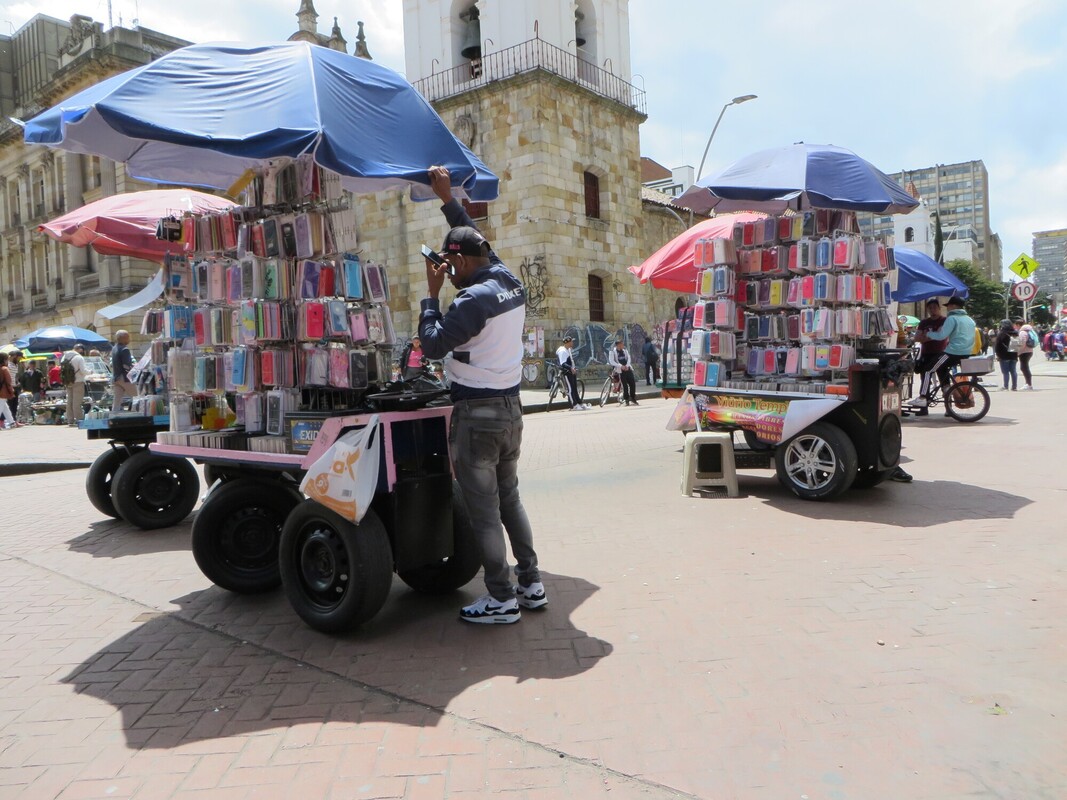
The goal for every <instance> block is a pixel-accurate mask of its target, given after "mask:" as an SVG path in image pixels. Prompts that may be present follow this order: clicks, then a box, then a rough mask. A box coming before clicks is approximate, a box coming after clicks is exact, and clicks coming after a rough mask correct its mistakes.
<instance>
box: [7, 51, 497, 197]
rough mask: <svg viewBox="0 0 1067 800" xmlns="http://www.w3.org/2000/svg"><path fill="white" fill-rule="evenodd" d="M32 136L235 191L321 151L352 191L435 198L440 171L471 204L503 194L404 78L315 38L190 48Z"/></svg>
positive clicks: (96, 94)
mask: <svg viewBox="0 0 1067 800" xmlns="http://www.w3.org/2000/svg"><path fill="white" fill-rule="evenodd" d="M24 137H25V140H26V142H28V143H31V144H45V145H50V146H52V147H56V148H59V149H62V150H68V151H70V152H74V153H87V154H92V155H99V156H104V157H106V158H110V159H113V160H115V161H121V162H124V163H125V164H126V165H127V168H128V170H129V172H130V174H131V175H133V176H134V177H136V178H140V179H143V180H147V181H152V182H154V183H175V184H182V185H191V186H207V187H213V188H217V189H226V188H228V187H230V186H232V185H234V184H235V183H236V182H237V180H238V179H239V178H240V177H241V176H242V175H243V174H244V173H245V171H246V170H248V169H250V168H262V167H264V166H265V165H267V164H268V163H269V162H271V161H275V160H277V159H282V158H296V157H298V156H301V155H304V154H310V155H312V156H313V157H314V160H315V162H316V163H318V164H319V165H321V166H322V167H324V168H326V169H328V170H331V171H332V172H335V173H337V174H338V175H340V176H341V182H342V185H343V186H344V187H345V188H346V189H349V190H351V191H353V192H376V191H380V190H383V189H392V188H398V187H406V186H410V187H411V188H412V196H413V197H414V198H415V199H429V198H431V197H432V196H433V193H432V191H431V190H430V188H429V177H428V176H427V169H428V168H429V167H430V166H431V165H436V164H440V165H443V166H445V167H447V168H448V169H449V171H450V172H451V174H452V183H453V187H454V188H455V189H457V190H458V192H457V193H461V194H465V195H466V196H467V197H469V198H470V199H471V200H477V201H484V200H491V199H493V198H494V197H496V196H497V189H498V187H497V183H498V182H497V178H496V176H495V175H493V173H492V172H490V171H489V169H488V168H487V167H486V166H485V165H484V164H483V163H482V162H481V161H480V160H479V159H478V158H477V157H476V156H475V155H474V154H473V153H472V152H471V151H470V150H469V149H468V148H467V147H466V146H464V144H463V143H462V142H460V141H459V140H458V139H456V137H455V136H454V135H453V134H452V133H451V132H450V131H449V130H448V128H447V127H446V126H445V124H444V122H443V121H442V120H441V118H440V117H439V116H438V115H437V112H435V111H434V110H433V108H432V107H431V106H430V104H429V103H428V102H427V101H426V100H425V99H424V98H423V97H422V95H420V94H419V93H418V92H417V91H416V90H415V89H414V87H412V86H411V84H409V83H408V82H407V81H406V80H405V79H404V78H403V76H401V75H399V74H398V73H396V72H394V71H393V70H391V69H388V68H387V67H383V66H380V65H378V64H375V63H373V62H371V61H367V60H366V59H362V58H356V57H355V56H350V55H348V54H346V53H340V52H337V51H336V50H330V49H329V48H326V47H319V46H316V45H311V44H308V43H307V42H286V43H284V44H264V45H245V44H202V45H192V46H189V47H183V48H181V49H180V50H175V51H173V52H171V53H167V54H166V55H164V56H161V57H160V58H158V59H156V60H155V61H153V62H151V63H149V64H146V65H144V66H141V67H137V68H136V69H133V70H130V71H129V72H125V73H122V74H121V75H116V76H114V77H112V78H109V79H108V80H105V81H103V82H101V83H99V84H97V85H95V86H93V87H91V88H89V89H86V90H84V91H82V92H79V93H78V94H76V95H74V96H73V97H70V98H69V99H67V100H63V101H62V102H60V103H59V104H58V105H57V106H55V107H53V108H51V109H49V110H48V111H45V112H43V113H41V114H39V115H37V116H36V117H34V118H33V119H31V120H29V121H28V122H27V123H26V126H25V131H24Z"/></svg>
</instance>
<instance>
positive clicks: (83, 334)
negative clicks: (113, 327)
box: [15, 325, 108, 353]
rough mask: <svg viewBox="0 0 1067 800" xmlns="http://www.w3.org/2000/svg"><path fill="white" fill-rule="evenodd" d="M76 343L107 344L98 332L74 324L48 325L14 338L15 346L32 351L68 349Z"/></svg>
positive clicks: (96, 345)
mask: <svg viewBox="0 0 1067 800" xmlns="http://www.w3.org/2000/svg"><path fill="white" fill-rule="evenodd" d="M76 344H83V345H85V346H86V347H99V346H100V345H107V344H108V341H107V339H105V338H104V337H103V336H101V335H100V334H99V333H94V332H93V331H90V330H86V329H85V328H78V327H75V326H74V325H50V326H48V327H46V328H38V329H37V330H35V331H34V332H33V333H30V334H27V335H26V336H23V337H22V338H21V339H16V340H15V345H16V346H17V347H20V348H22V349H23V350H30V351H31V352H34V353H44V352H54V351H56V350H69V349H70V348H72V347H74V345H76Z"/></svg>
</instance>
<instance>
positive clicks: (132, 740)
mask: <svg viewBox="0 0 1067 800" xmlns="http://www.w3.org/2000/svg"><path fill="white" fill-rule="evenodd" d="M544 582H545V586H546V588H547V590H548V591H549V599H550V604H549V606H548V607H547V608H546V609H545V610H543V611H525V612H523V618H522V620H521V621H520V622H519V623H517V624H515V625H470V624H464V623H462V622H460V621H459V620H458V619H457V617H456V614H457V612H458V609H459V606H460V605H461V604H463V603H465V602H469V599H470V598H471V597H472V595H473V593H472V592H471V591H470V590H471V589H474V588H475V584H471V585H470V586H469V587H468V589H467V590H465V591H464V592H460V593H456V594H454V595H450V596H443V597H429V596H425V595H418V594H416V593H414V592H412V591H410V590H408V589H406V587H401V586H399V581H395V582H394V587H393V592H392V594H391V595H390V598H389V601H388V602H387V604H386V606H385V608H383V609H382V612H381V613H380V614H379V615H378V616H377V617H375V618H374V619H373V620H371V621H370V622H369V623H367V624H366V625H365V626H363V627H362V628H361V629H360V630H359V631H357V632H355V633H353V634H350V635H347V636H344V637H331V636H327V635H325V634H321V633H318V632H316V631H313V630H311V629H309V628H307V627H306V626H304V624H303V623H302V622H300V620H299V619H298V618H297V617H296V615H295V613H294V612H293V611H292V610H291V609H290V608H289V607H288V604H287V602H286V601H285V599H284V597H283V596H282V595H281V593H280V592H276V593H273V594H270V595H265V596H237V595H232V594H230V593H228V592H224V591H222V590H221V589H217V588H212V589H208V590H205V591H202V592H194V593H192V594H189V595H186V596H185V597H181V598H178V599H177V600H175V601H174V602H175V603H177V604H178V605H180V606H181V607H182V610H181V611H179V612H176V613H170V614H166V613H159V614H156V613H150V614H145V615H142V617H143V618H144V622H143V624H142V625H140V627H138V628H136V629H135V630H133V631H131V632H130V633H128V634H126V635H124V636H122V637H121V638H119V639H117V640H116V641H114V642H111V643H110V644H108V645H107V646H106V647H105V648H103V649H101V650H99V651H97V652H96V653H94V654H93V655H92V656H91V657H89V658H88V659H86V660H85V661H84V662H83V663H82V664H80V665H78V666H77V667H76V668H75V669H74V670H73V671H72V672H71V673H70V674H69V675H67V676H66V677H65V678H63V682H64V683H67V684H69V685H71V686H73V687H74V688H75V690H76V691H77V692H78V693H79V694H88V695H90V696H92V697H95V698H97V699H100V700H104V701H106V702H108V703H110V704H111V705H112V706H114V707H115V708H116V709H118V710H119V711H120V712H121V714H122V727H123V731H124V733H125V736H126V742H127V745H128V746H130V747H138V748H172V747H177V746H179V745H182V744H186V743H189V742H196V741H201V740H204V739H213V738H222V737H228V736H236V735H242V734H246V733H251V732H257V731H262V730H267V729H273V728H285V727H288V726H292V725H294V724H299V723H306V722H310V723H320V724H321V723H328V722H338V723H348V724H351V723H360V722H390V723H401V724H409V725H414V726H420V727H425V726H431V727H432V726H435V725H437V724H438V722H439V721H440V720H441V718H442V717H443V716H444V714H443V712H444V710H445V709H446V708H447V707H448V705H449V704H450V703H451V702H452V701H453V700H454V699H455V698H457V697H458V696H459V695H461V694H462V693H464V692H466V691H467V690H469V689H472V688H473V687H478V686H479V685H480V684H481V685H486V684H487V683H488V682H489V681H493V682H494V683H495V682H497V681H498V680H500V679H504V684H506V683H507V682H508V681H509V680H513V681H515V682H522V681H525V680H530V679H538V680H559V679H563V678H570V677H573V676H576V675H579V674H581V673H584V672H586V671H587V670H590V669H592V668H593V667H595V666H596V665H597V663H598V662H599V661H600V659H602V658H604V657H606V656H608V655H610V654H611V652H612V650H613V648H612V645H611V644H610V643H608V642H605V641H603V640H601V639H597V638H595V637H592V636H590V635H589V634H587V633H586V632H585V631H582V630H580V629H578V628H577V627H575V625H574V624H573V623H572V622H571V619H570V617H571V615H572V613H573V612H574V610H575V609H576V608H577V607H578V606H579V605H581V604H582V603H583V602H585V601H586V600H587V599H589V597H591V596H592V594H593V593H594V592H596V591H597V590H598V589H599V587H597V586H595V585H593V584H591V583H589V582H588V581H585V580H582V579H580V578H571V577H567V576H564V575H551V574H547V573H544ZM477 589H478V591H479V592H480V591H481V586H480V585H478V586H477ZM139 619H140V618H139ZM500 691H503V692H505V693H506V692H507V691H508V689H507V687H506V686H505V687H504V688H503V689H501V688H499V687H498V688H497V689H495V692H500ZM475 697H476V696H475ZM472 702H475V703H477V702H488V698H487V699H486V700H485V701H479V700H477V699H475V700H473V701H472ZM499 702H500V700H499V696H498V695H496V694H494V699H493V703H494V706H496V704H498V703H499Z"/></svg>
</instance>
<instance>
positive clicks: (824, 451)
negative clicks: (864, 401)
mask: <svg viewBox="0 0 1067 800" xmlns="http://www.w3.org/2000/svg"><path fill="white" fill-rule="evenodd" d="M807 457H811V458H818V459H819V464H820V465H823V467H824V468H821V469H818V470H815V469H812V468H811V466H810V465H809V468H808V469H807V470H804V464H803V463H802V462H803V461H804V460H805V459H806V458H807ZM774 462H775V468H776V470H777V473H778V481H779V483H781V484H782V486H784V487H786V488H787V489H789V491H791V492H792V493H793V494H795V495H796V496H797V497H799V498H801V499H803V500H829V499H830V498H832V497H836V496H837V495H839V494H841V493H842V492H845V491H847V490H848V489H849V487H851V486H852V483H853V481H854V480H855V479H856V471H857V469H858V462H859V459H858V457H857V455H856V446H855V445H854V444H852V440H851V439H849V438H848V436H846V435H845V432H844V431H843V430H841V429H840V428H838V427H837V426H836V425H831V424H829V423H828V422H816V423H815V424H814V425H810V426H808V427H807V428H805V429H804V430H802V431H801V432H800V433H798V434H797V435H796V436H794V437H793V438H792V439H790V440H789V441H787V442H783V443H782V444H780V445H778V449H777V451H775V454H774ZM825 467H829V469H826V468H825ZM802 471H806V473H807V477H806V479H804V480H798V479H796V477H794V476H797V475H798V474H799V473H801V472H802Z"/></svg>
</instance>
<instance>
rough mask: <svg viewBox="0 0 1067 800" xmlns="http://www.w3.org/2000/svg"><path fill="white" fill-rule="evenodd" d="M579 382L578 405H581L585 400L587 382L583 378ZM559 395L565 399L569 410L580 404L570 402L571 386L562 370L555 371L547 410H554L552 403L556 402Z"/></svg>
mask: <svg viewBox="0 0 1067 800" xmlns="http://www.w3.org/2000/svg"><path fill="white" fill-rule="evenodd" d="M577 382H578V403H581V402H583V401H584V400H585V381H583V380H582V379H581V378H578V381H577ZM557 395H559V396H561V397H562V398H563V400H564V402H566V404H567V407H568V408H570V407H571V406H572V405H577V404H578V403H571V401H570V396H571V385H570V382H569V381H568V380H567V376H566V375H565V374H564V372H563V370H562V369H557V370H556V371H555V375H554V376H553V377H552V386H551V387H550V388H549V390H548V408H547V409H546V410H548V411H551V410H552V403H553V402H554V401H555V399H556V396H557Z"/></svg>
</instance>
